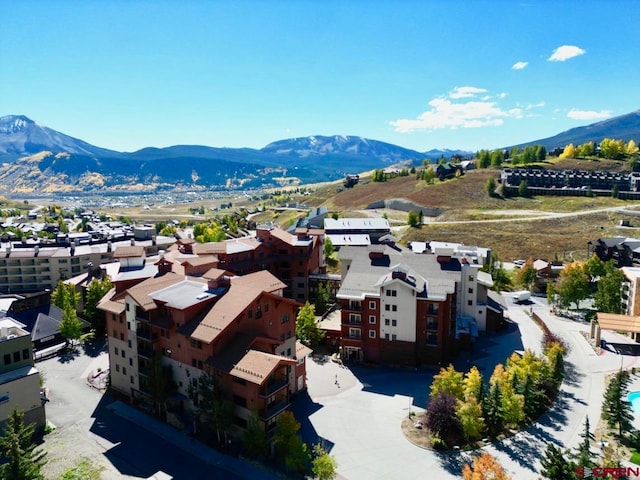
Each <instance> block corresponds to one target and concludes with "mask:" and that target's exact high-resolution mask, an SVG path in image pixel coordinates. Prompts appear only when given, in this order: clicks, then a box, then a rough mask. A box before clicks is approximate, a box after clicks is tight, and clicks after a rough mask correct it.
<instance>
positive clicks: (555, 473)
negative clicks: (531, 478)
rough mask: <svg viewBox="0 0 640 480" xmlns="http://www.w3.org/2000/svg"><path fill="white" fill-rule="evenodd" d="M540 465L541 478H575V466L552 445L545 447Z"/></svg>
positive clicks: (565, 479) (555, 479) (563, 479)
mask: <svg viewBox="0 0 640 480" xmlns="http://www.w3.org/2000/svg"><path fill="white" fill-rule="evenodd" d="M540 463H541V464H542V471H541V472H540V473H542V476H543V477H544V478H546V479H548V480H571V479H574V478H577V476H576V474H575V470H576V466H575V464H573V463H572V462H571V461H569V459H568V458H567V457H566V456H565V455H564V454H563V453H562V450H560V449H559V448H557V447H556V446H555V445H554V444H553V443H549V444H548V445H547V449H546V450H545V452H544V457H542V459H541V460H540Z"/></svg>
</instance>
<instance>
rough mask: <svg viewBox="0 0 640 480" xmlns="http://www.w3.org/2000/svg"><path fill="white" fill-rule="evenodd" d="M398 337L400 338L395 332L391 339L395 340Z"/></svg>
mask: <svg viewBox="0 0 640 480" xmlns="http://www.w3.org/2000/svg"><path fill="white" fill-rule="evenodd" d="M397 339H398V336H397V335H396V334H395V333H394V334H393V335H391V340H393V341H394V342H395V341H396V340H397Z"/></svg>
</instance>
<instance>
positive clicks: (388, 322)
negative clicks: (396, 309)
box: [384, 318, 391, 327]
mask: <svg viewBox="0 0 640 480" xmlns="http://www.w3.org/2000/svg"><path fill="white" fill-rule="evenodd" d="M390 323H391V322H390V320H389V319H388V318H385V319H384V324H385V325H386V326H387V327H388V326H389V324H390Z"/></svg>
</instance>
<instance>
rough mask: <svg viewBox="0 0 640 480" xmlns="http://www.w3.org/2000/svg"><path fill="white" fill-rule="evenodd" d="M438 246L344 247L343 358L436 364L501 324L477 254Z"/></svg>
mask: <svg viewBox="0 0 640 480" xmlns="http://www.w3.org/2000/svg"><path fill="white" fill-rule="evenodd" d="M440 253H441V254H440V255H436V254H434V253H431V252H429V253H424V254H417V253H413V252H412V251H410V250H405V249H401V248H399V247H396V246H390V245H371V246H370V247H368V248H365V247H346V248H343V249H341V250H340V253H339V256H340V259H341V260H342V285H341V287H340V290H339V291H338V294H337V298H338V300H339V301H340V305H341V307H342V342H341V345H342V356H343V358H345V359H348V360H355V361H366V362H382V363H395V364H410V365H415V364H435V363H439V362H443V361H446V360H448V359H450V358H452V357H453V356H454V355H455V354H456V353H457V351H458V349H459V347H460V345H465V344H467V343H468V342H472V341H473V340H474V339H475V337H477V336H478V332H481V331H484V330H486V329H487V328H488V329H490V330H491V329H495V328H496V326H497V324H498V323H499V322H501V321H502V309H501V307H500V305H499V304H498V303H495V302H493V301H492V299H491V295H490V294H489V292H488V289H489V288H490V287H491V286H492V280H491V276H490V275H488V274H487V273H484V272H481V271H480V267H481V265H480V264H479V263H478V262H476V263H473V261H471V262H470V261H469V259H467V258H466V257H464V256H461V257H460V258H459V257H455V256H453V255H452V253H451V252H450V251H448V250H446V249H444V250H443V251H442V252H440Z"/></svg>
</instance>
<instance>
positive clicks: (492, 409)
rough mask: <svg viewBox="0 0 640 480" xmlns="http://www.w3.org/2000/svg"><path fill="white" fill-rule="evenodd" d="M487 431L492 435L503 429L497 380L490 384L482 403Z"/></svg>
mask: <svg viewBox="0 0 640 480" xmlns="http://www.w3.org/2000/svg"><path fill="white" fill-rule="evenodd" d="M482 406H483V408H484V419H485V423H486V425H487V432H488V433H489V435H491V436H492V437H495V436H496V435H498V434H500V433H501V432H502V431H503V429H504V417H503V413H502V392H501V389H500V385H498V383H497V382H495V383H493V384H492V385H491V388H490V389H489V395H488V396H487V397H486V398H485V401H484V402H483V403H482Z"/></svg>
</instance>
